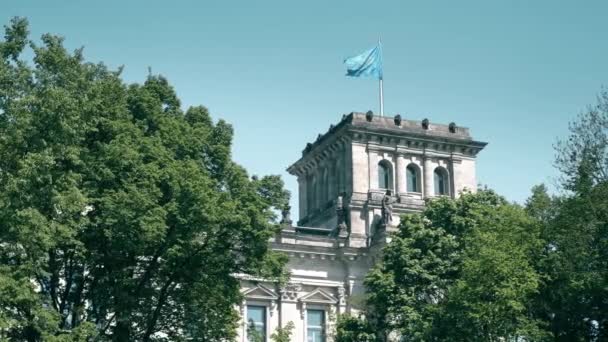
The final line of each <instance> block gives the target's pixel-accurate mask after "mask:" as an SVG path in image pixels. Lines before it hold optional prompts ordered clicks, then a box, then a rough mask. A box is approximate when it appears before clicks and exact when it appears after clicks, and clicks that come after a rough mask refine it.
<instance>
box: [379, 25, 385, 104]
mask: <svg viewBox="0 0 608 342" xmlns="http://www.w3.org/2000/svg"><path fill="white" fill-rule="evenodd" d="M378 47H379V48H380V58H382V59H384V58H383V57H384V56H382V39H381V38H380V36H378ZM383 62H384V61H382V60H381V61H380V63H382V64H384V63H383ZM382 64H381V65H382ZM382 67H384V65H382ZM382 74H383V71H380V84H379V85H378V86H379V88H380V89H379V90H380V116H384V87H383V86H382V79H383V78H384V77H383V75H382Z"/></svg>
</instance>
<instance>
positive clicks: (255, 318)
mask: <svg viewBox="0 0 608 342" xmlns="http://www.w3.org/2000/svg"><path fill="white" fill-rule="evenodd" d="M247 340H248V341H249V342H258V341H266V307H265V306H259V305H247Z"/></svg>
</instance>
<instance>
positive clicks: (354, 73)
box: [344, 42, 382, 80]
mask: <svg viewBox="0 0 608 342" xmlns="http://www.w3.org/2000/svg"><path fill="white" fill-rule="evenodd" d="M344 64H346V76H351V77H373V78H377V79H379V80H381V79H382V47H381V45H380V42H378V45H377V46H376V47H374V48H372V49H369V50H367V51H365V52H363V53H362V54H360V55H357V56H353V57H350V58H347V59H345V60H344Z"/></svg>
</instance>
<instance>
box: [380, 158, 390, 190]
mask: <svg viewBox="0 0 608 342" xmlns="http://www.w3.org/2000/svg"><path fill="white" fill-rule="evenodd" d="M378 187H379V188H380V189H389V190H392V189H393V170H392V168H391V164H390V163H389V162H388V161H386V160H383V161H381V162H380V163H378Z"/></svg>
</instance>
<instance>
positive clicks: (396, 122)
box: [395, 114, 401, 126]
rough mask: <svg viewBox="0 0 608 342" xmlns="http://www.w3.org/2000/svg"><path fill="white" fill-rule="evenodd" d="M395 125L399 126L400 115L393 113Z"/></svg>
mask: <svg viewBox="0 0 608 342" xmlns="http://www.w3.org/2000/svg"><path fill="white" fill-rule="evenodd" d="M395 125H396V126H401V115H399V114H397V115H395Z"/></svg>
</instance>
